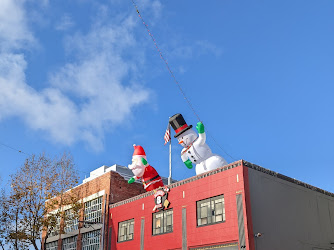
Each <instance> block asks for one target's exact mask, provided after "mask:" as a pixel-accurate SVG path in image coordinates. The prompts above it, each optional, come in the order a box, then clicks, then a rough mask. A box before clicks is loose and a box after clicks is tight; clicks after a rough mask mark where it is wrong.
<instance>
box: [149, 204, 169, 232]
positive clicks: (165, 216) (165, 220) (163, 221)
mask: <svg viewBox="0 0 334 250" xmlns="http://www.w3.org/2000/svg"><path fill="white" fill-rule="evenodd" d="M170 232H173V209H168V210H165V211H161V212H158V213H154V214H153V233H152V234H153V235H157V234H163V233H170Z"/></svg>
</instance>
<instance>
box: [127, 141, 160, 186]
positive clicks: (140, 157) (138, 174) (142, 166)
mask: <svg viewBox="0 0 334 250" xmlns="http://www.w3.org/2000/svg"><path fill="white" fill-rule="evenodd" d="M133 147H134V152H133V156H132V164H130V165H129V166H128V167H129V168H130V169H131V170H132V173H133V174H134V176H133V177H131V179H130V180H128V183H130V184H131V183H134V182H135V181H136V180H138V179H141V180H142V182H143V185H144V189H145V190H146V191H147V192H148V191H152V190H154V189H156V188H159V187H163V186H164V184H163V182H162V179H161V177H160V175H159V174H158V172H157V171H156V170H155V169H154V167H152V166H151V165H149V164H148V163H147V159H146V154H145V151H144V149H143V147H142V146H136V145H133Z"/></svg>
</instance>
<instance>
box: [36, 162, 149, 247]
mask: <svg viewBox="0 0 334 250" xmlns="http://www.w3.org/2000/svg"><path fill="white" fill-rule="evenodd" d="M131 176H132V172H131V170H129V169H128V168H126V167H123V166H119V165H113V166H111V167H107V166H102V167H100V168H98V169H96V170H94V171H92V172H91V173H90V176H89V177H88V178H86V179H84V180H83V183H82V184H81V185H78V186H77V187H75V188H74V190H75V192H76V193H79V194H80V199H81V200H82V202H83V210H82V212H81V216H80V218H79V219H75V220H72V221H68V222H67V223H66V226H65V227H64V231H65V233H64V234H60V233H59V232H60V227H61V226H64V222H63V221H61V219H60V218H59V220H58V224H57V227H56V228H55V229H54V230H53V231H52V232H51V234H50V235H49V236H48V237H47V239H46V242H45V232H44V233H43V237H42V243H43V244H42V246H44V242H45V243H46V249H47V250H62V249H66V250H71V249H82V250H86V249H87V250H90V249H100V247H101V246H102V245H106V242H105V239H107V233H108V232H107V230H106V229H107V225H108V204H110V203H115V202H119V201H122V200H125V199H127V198H130V197H133V196H135V195H138V194H141V193H143V192H145V190H144V189H143V185H142V184H141V183H139V182H137V183H133V184H131V185H129V184H128V183H127V181H126V180H127V179H129V178H130V177H131ZM62 209H63V210H64V211H65V212H66V211H68V212H69V213H70V212H71V210H70V207H64V208H62Z"/></svg>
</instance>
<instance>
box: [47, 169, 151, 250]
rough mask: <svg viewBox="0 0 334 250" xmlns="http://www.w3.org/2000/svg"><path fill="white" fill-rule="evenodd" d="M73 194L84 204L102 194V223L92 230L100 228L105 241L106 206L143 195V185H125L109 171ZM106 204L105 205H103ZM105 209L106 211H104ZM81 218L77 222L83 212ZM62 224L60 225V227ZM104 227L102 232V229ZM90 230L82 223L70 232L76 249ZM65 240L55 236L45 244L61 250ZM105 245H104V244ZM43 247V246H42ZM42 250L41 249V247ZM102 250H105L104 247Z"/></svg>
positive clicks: (122, 178)
mask: <svg viewBox="0 0 334 250" xmlns="http://www.w3.org/2000/svg"><path fill="white" fill-rule="evenodd" d="M73 191H74V192H75V193H77V194H78V195H79V197H80V199H82V200H83V202H85V199H87V197H94V195H95V196H100V195H101V194H103V198H102V218H103V217H104V223H103V222H102V225H98V226H95V225H94V228H100V229H101V232H102V231H104V232H105V234H104V237H103V238H104V239H107V233H108V230H107V225H108V205H109V204H113V203H116V202H120V201H122V200H125V199H128V198H130V197H133V196H136V195H139V194H141V193H144V192H145V190H144V189H143V185H142V184H141V183H136V182H135V183H132V184H131V185H130V184H128V183H127V180H126V179H125V178H124V177H123V176H121V175H120V174H119V173H117V172H114V171H109V172H107V173H105V174H102V175H100V176H98V177H96V178H93V179H91V180H89V181H87V182H85V183H83V184H81V185H79V186H77V187H75V188H74V189H73ZM105 202H106V203H105ZM104 208H106V211H105V210H104ZM80 217H81V218H79V221H83V220H84V211H83V209H82V211H81V215H80ZM62 224H63V223H61V225H62ZM103 226H104V227H105V228H104V229H105V230H103V229H102V227H103ZM89 230H90V229H89V228H88V229H87V228H84V227H83V223H82V222H79V229H78V230H77V231H76V232H73V233H72V232H71V235H73V234H77V235H78V239H77V249H81V247H82V240H81V239H82V233H84V232H87V231H89ZM64 238H66V234H65V235H64V234H62V235H57V236H53V237H48V238H47V240H46V242H47V243H48V242H54V241H58V250H61V246H62V239H64ZM42 242H43V243H44V242H45V232H43V236H42ZM104 245H106V244H104ZM42 246H44V244H42ZM42 249H43V247H42ZM103 249H106V247H104V248H103Z"/></svg>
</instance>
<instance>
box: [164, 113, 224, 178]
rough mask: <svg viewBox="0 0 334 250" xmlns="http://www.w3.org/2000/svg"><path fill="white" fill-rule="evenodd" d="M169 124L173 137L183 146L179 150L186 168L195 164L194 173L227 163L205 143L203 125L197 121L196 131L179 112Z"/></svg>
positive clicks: (197, 173)
mask: <svg viewBox="0 0 334 250" xmlns="http://www.w3.org/2000/svg"><path fill="white" fill-rule="evenodd" d="M169 123H170V125H171V126H172V127H173V129H174V130H175V133H176V134H175V135H174V137H175V138H176V139H177V140H178V141H179V144H181V145H182V146H183V147H184V148H183V149H182V151H181V159H182V161H183V163H184V164H185V165H186V166H187V168H189V169H191V168H192V167H193V165H192V164H193V163H194V164H196V175H199V174H202V173H204V172H207V171H210V170H213V169H216V168H219V167H222V166H224V165H226V164H227V162H226V161H225V159H224V158H223V157H221V156H219V155H216V154H213V153H212V152H211V149H210V148H209V146H208V145H207V144H206V143H205V141H206V135H205V132H204V125H203V123H201V122H198V123H197V126H196V129H197V131H198V135H197V133H196V132H195V131H194V130H193V129H192V125H190V126H188V125H187V123H186V122H185V120H184V118H183V116H182V115H181V114H176V115H174V116H172V117H171V118H170V119H169Z"/></svg>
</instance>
